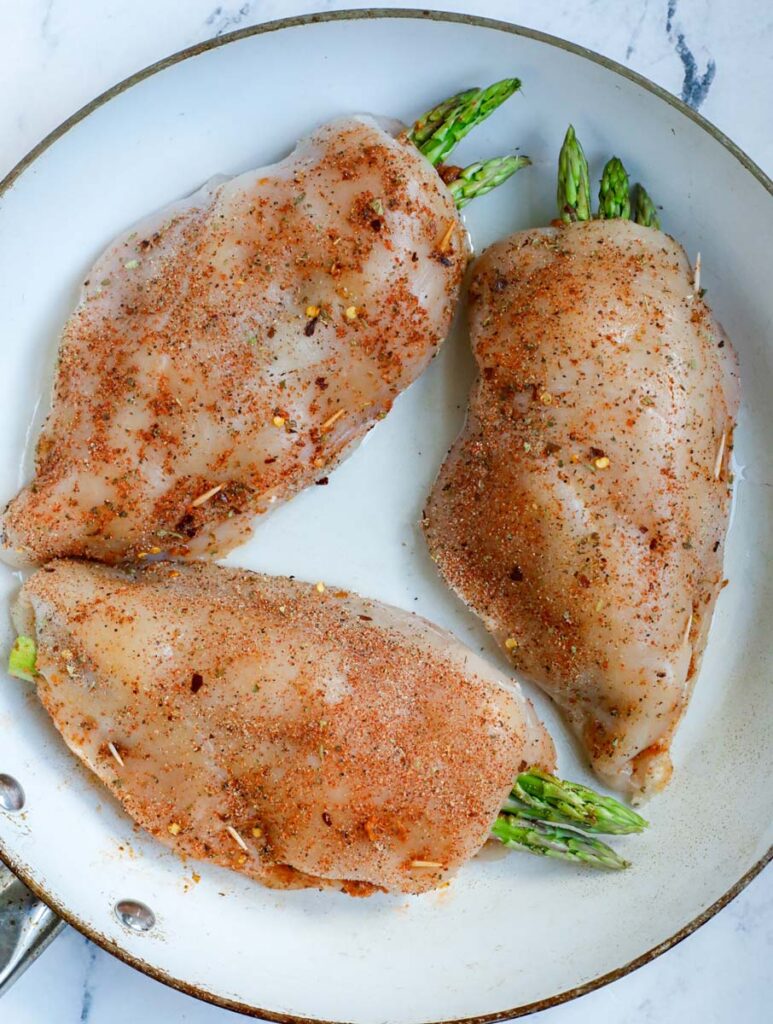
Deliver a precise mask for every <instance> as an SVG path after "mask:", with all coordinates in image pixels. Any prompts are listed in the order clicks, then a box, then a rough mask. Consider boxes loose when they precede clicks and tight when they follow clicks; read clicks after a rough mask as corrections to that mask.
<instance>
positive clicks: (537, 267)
mask: <svg viewBox="0 0 773 1024" xmlns="http://www.w3.org/2000/svg"><path fill="white" fill-rule="evenodd" d="M470 327H471V333H472V342H473V348H474V352H475V357H476V359H477V362H478V367H479V371H480V377H479V380H478V382H477V384H476V385H475V388H474V390H473V394H472V397H471V400H470V409H469V416H468V420H467V424H466V427H465V429H464V431H463V433H462V435H461V436H460V438H459V439H458V441H457V442H456V444H455V445H454V447H453V448H452V450H451V452H450V454H449V456H448V459H447V461H446V463H445V465H444V466H443V468H442V470H441V472H440V476H439V477H438V480H437V482H436V484H435V487H434V489H433V492H432V495H431V497H430V499H429V503H428V506H427V509H426V519H425V529H426V535H427V540H428V543H429V547H430V550H431V553H432V557H433V559H434V560H435V561H436V563H437V565H438V567H439V569H440V571H441V573H442V574H443V576H444V577H445V579H446V580H447V581H448V583H449V584H450V585H451V586H452V587H453V588H454V589H455V590H456V591H457V592H458V593H459V595H460V596H461V597H462V598H463V600H465V601H466V602H467V603H468V604H469V605H470V606H471V607H472V608H473V609H474V610H475V611H476V612H477V613H478V614H479V615H480V616H481V617H482V618H483V620H484V622H485V623H486V625H487V626H488V628H489V629H490V630H491V632H492V633H493V634H494V636H495V637H496V638H497V639H498V641H499V642H500V643H501V644H503V646H504V647H505V649H506V651H507V653H508V655H509V656H510V657H511V660H512V663H513V665H514V667H515V668H517V669H518V670H519V671H520V672H523V673H525V674H526V675H528V676H529V677H531V678H532V679H533V680H536V682H538V683H539V684H540V686H542V687H543V688H544V689H545V690H546V691H547V692H548V693H549V694H550V695H551V696H552V697H554V698H555V700H556V701H557V702H558V703H559V704H560V705H561V707H562V708H563V709H564V710H565V712H566V714H567V717H568V718H569V721H570V722H571V724H572V726H573V727H574V729H575V731H576V732H577V734H578V736H579V737H580V739H581V740H582V742H583V744H584V746H585V748H586V750H587V752H588V755H589V756H590V759H591V761H592V763H593V765H594V767H595V769H596V771H597V773H598V774H599V776H600V777H601V778H602V779H603V780H604V781H605V782H606V783H607V784H608V785H610V786H612V787H615V788H617V789H620V790H623V791H624V792H626V793H628V794H629V795H631V796H634V797H637V796H641V795H646V794H647V793H649V792H652V791H655V790H658V789H660V788H661V787H662V786H663V785H665V783H666V782H667V781H668V778H669V777H670V774H671V761H670V757H669V745H670V743H671V739H672V736H673V733H674V730H675V728H676V726H677V724H678V722H679V719H680V718H681V716H682V714H683V713H684V710H685V708H686V706H687V702H688V700H689V698H690V693H691V690H692V686H693V682H694V679H695V674H696V672H697V670H698V665H699V662H700V658H701V654H702V652H703V649H704V646H705V644H706V638H707V634H708V630H709V624H710V621H711V615H712V612H713V609H714V604H715V601H716V599H717V595H718V594H719V591H720V589H721V588H722V547H723V543H724V538H725V533H726V530H727V525H728V512H729V483H728V472H727V463H728V454H729V452H730V448H731V439H732V430H733V421H734V417H735V415H736V410H737V404H738V397H737V386H736V383H735V381H734V379H733V378H734V373H735V362H734V358H733V355H732V351H731V349H730V346H729V344H728V343H727V341H726V339H725V336H724V334H723V333H722V330H721V329H720V327H719V326H718V325H717V323H716V321H715V320H714V319H713V318H712V316H711V313H710V311H709V309H708V307H707V306H706V305H705V303H704V302H703V301H702V299H701V298H700V296H699V295H697V294H694V292H693V283H692V272H691V269H690V266H689V264H688V261H687V259H686V258H685V255H684V252H683V251H682V249H681V247H680V246H678V245H677V244H676V243H675V242H674V241H673V240H672V239H671V238H669V237H668V236H667V235H664V234H661V233H660V232H659V231H655V230H652V229H650V228H645V227H640V226H638V225H637V224H634V223H631V222H630V221H627V220H609V221H592V222H587V223H577V224H571V225H568V226H562V227H553V228H546V229H541V230H536V231H527V232H523V233H521V234H517V235H515V236H513V237H512V238H509V239H508V240H506V241H503V242H501V243H499V244H497V245H494V246H493V247H492V248H490V249H489V250H488V251H487V252H486V253H485V254H484V255H483V257H482V258H481V260H480V261H479V263H478V265H477V269H476V270H475V273H474V278H473V282H472V286H471V311H470Z"/></svg>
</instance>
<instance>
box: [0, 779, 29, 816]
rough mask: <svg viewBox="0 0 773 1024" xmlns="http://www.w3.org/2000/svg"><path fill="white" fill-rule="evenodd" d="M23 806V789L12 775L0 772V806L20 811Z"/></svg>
mask: <svg viewBox="0 0 773 1024" xmlns="http://www.w3.org/2000/svg"><path fill="white" fill-rule="evenodd" d="M22 807H24V790H23V789H22V788H21V783H20V782H17V781H16V779H15V778H14V777H13V776H12V775H3V774H2V773H0V808H2V810H4V811H20V810H21V809H22Z"/></svg>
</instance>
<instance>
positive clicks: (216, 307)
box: [0, 117, 467, 564]
mask: <svg viewBox="0 0 773 1024" xmlns="http://www.w3.org/2000/svg"><path fill="white" fill-rule="evenodd" d="M398 128H399V126H397V127H396V128H395V131H397V130H398ZM466 261H467V242H466V235H465V234H464V232H463V229H462V226H461V223H460V221H459V218H458V214H457V211H456V208H455V206H454V201H453V199H452V197H451V195H450V193H449V191H448V189H447V188H446V186H445V185H444V184H443V182H442V181H441V179H440V177H439V175H438V173H437V171H436V170H435V169H434V167H432V166H431V164H430V163H429V162H428V161H427V160H426V159H425V157H423V156H422V155H421V154H420V153H419V152H418V150H417V149H416V148H415V147H414V146H413V144H412V143H410V142H408V141H407V140H406V139H405V138H404V137H402V136H400V137H395V136H394V134H392V132H390V131H389V130H387V129H385V128H384V127H382V126H381V125H380V123H378V122H376V121H375V120H374V119H372V118H369V117H354V118H347V119H344V120H339V121H335V122H333V123H331V124H328V125H325V126H323V127H322V128H320V129H319V130H317V131H316V132H315V133H314V134H313V135H311V136H310V137H309V138H308V139H306V140H305V141H304V142H302V143H300V144H299V145H298V147H297V148H296V149H295V151H294V152H293V153H292V154H291V155H290V156H289V157H287V159H285V160H283V161H282V162H281V163H279V164H275V165H273V166H271V167H264V168H261V169H259V170H256V171H250V172H248V173H246V174H242V175H240V176H239V177H236V178H233V179H231V180H227V181H222V179H221V181H220V183H210V184H209V185H206V186H205V187H204V188H202V189H201V190H200V191H199V192H196V193H195V194H194V195H193V196H191V197H190V198H188V199H186V200H183V201H182V202H178V203H174V204H172V205H171V206H169V207H167V208H166V209H164V210H162V211H160V212H159V213H157V214H154V215H153V216H152V217H150V218H148V219H147V220H145V221H144V222H142V223H141V224H139V225H137V226H136V227H135V228H134V229H133V230H132V231H131V232H129V233H127V234H126V235H124V236H122V237H121V238H119V239H118V240H117V241H116V242H115V243H114V244H113V245H112V246H111V247H110V248H109V249H108V250H107V252H106V253H105V254H104V255H102V256H101V257H100V258H99V259H98V260H97V262H96V264H95V265H94V267H93V268H92V269H91V272H90V273H89V274H88V280H87V281H86V282H85V283H84V287H83V291H82V294H81V298H80V301H79V303H78V306H77V308H76V310H75V312H74V313H73V314H72V316H71V317H70V319H69V321H68V322H67V324H66V326H65V328H64V333H63V335H62V340H61V345H60V351H59V361H58V366H57V372H56V380H55V386H54V396H53V408H52V411H51V414H50V416H49V418H48V420H47V422H46V424H45V426H44V428H43V431H42V434H41V437H40V440H39V442H38V446H37V457H36V474H35V479H34V480H33V481H32V483H31V484H30V485H29V486H27V487H26V488H25V489H24V490H23V491H22V492H21V494H20V495H19V496H18V497H17V498H15V499H14V500H13V501H12V502H11V504H10V506H9V507H8V508H7V509H6V511H5V514H4V516H3V518H2V523H1V524H0V527H1V531H2V542H3V545H4V547H5V553H4V554H5V557H6V559H7V560H9V561H12V562H16V563H17V564H30V563H42V562H45V561H47V560H48V559H50V558H53V557H56V556H62V555H70V556H82V557H89V558H96V559H99V560H101V561H105V562H110V563H115V562H119V561H122V560H124V559H129V558H133V557H137V556H139V555H142V554H143V553H146V552H152V553H157V552H159V551H170V552H171V553H172V554H174V555H177V556H180V557H191V558H199V557H211V556H220V555H223V554H225V553H226V552H227V551H228V550H229V549H231V548H232V547H234V546H235V545H236V544H238V543H240V542H242V541H244V540H245V539H246V538H247V537H249V535H250V533H251V530H252V526H253V517H254V516H255V515H260V514H263V513H265V512H267V511H268V510H269V509H270V508H271V506H272V504H274V503H277V502H280V501H284V500H286V499H287V498H289V497H291V496H292V495H293V494H295V493H296V492H297V491H299V490H301V489H302V488H303V487H306V486H307V485H308V484H310V483H312V482H313V481H314V480H315V479H318V478H320V477H324V476H326V475H327V474H328V473H329V472H330V470H331V469H332V468H333V467H334V466H335V465H336V463H337V462H338V461H339V460H340V459H341V458H343V457H344V456H345V455H346V454H347V453H348V451H349V450H350V449H351V446H352V445H353V444H354V443H355V442H357V441H358V440H360V439H361V438H362V436H363V435H364V434H365V433H366V432H367V431H368V430H369V429H370V428H371V427H372V426H373V425H374V424H375V423H376V422H377V420H379V419H381V418H383V416H384V415H385V414H386V413H387V412H388V411H389V409H390V406H391V404H392V402H393V400H394V398H395V397H396V395H398V394H399V393H400V391H402V390H403V389H404V388H405V387H407V386H408V385H409V384H410V383H411V382H412V381H413V380H414V379H415V378H416V377H417V376H418V375H419V374H420V373H421V372H422V370H423V369H424V368H425V366H426V365H427V363H428V362H429V360H430V359H431V358H432V356H433V355H434V354H435V352H436V351H437V348H438V345H439V344H440V343H441V341H442V340H443V338H444V337H445V335H446V332H447V331H448V328H449V325H450V322H451V317H452V315H453V311H454V307H455V304H456V300H457V296H458V289H459V284H460V280H461V276H462V273H463V270H464V267H465V265H466Z"/></svg>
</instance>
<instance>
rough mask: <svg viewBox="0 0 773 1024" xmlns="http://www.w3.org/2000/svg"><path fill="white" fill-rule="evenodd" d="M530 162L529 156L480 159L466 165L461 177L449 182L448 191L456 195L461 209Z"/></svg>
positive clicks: (455, 199) (456, 201)
mask: <svg viewBox="0 0 773 1024" xmlns="http://www.w3.org/2000/svg"><path fill="white" fill-rule="evenodd" d="M530 164H531V160H530V159H529V158H528V157H527V156H496V157H494V158H493V159H492V160H484V161H478V163H475V164H470V166H469V167H465V168H464V170H463V171H462V172H461V174H460V175H459V177H458V178H456V179H455V180H454V181H452V182H451V183H450V184H449V186H448V191H449V192H450V193H451V195H452V196H453V197H454V202H455V203H456V208H457V209H458V210H461V209H462V207H463V206H466V205H467V203H469V202H470V200H471V199H475V197H476V196H483V195H485V194H486V193H487V192H490V191H491V190H492V188H496V187H497V185H501V184H502V182H503V181H507V179H508V178H509V177H510V176H511V175H513V174H515V172H516V171H519V170H520V169H521V168H522V167H528V166H529V165H530Z"/></svg>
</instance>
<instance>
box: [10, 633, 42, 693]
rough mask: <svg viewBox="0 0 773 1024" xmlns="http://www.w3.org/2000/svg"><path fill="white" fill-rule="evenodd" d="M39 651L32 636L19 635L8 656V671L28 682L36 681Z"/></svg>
mask: <svg viewBox="0 0 773 1024" xmlns="http://www.w3.org/2000/svg"><path fill="white" fill-rule="evenodd" d="M37 656H38V651H37V647H36V645H35V641H34V640H33V639H32V637H30V636H17V637H16V640H15V641H14V644H13V647H12V648H11V653H10V655H9V656H8V673H9V675H12V676H15V678H16V679H24V680H25V681H26V682H28V683H32V682H34V681H35V663H36V661H37Z"/></svg>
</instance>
